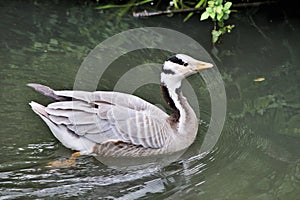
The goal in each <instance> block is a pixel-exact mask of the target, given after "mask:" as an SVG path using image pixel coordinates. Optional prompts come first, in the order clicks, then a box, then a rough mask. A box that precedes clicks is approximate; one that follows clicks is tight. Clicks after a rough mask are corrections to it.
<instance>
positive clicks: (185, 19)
mask: <svg viewBox="0 0 300 200" xmlns="http://www.w3.org/2000/svg"><path fill="white" fill-rule="evenodd" d="M193 14H194V13H193V12H190V13H189V14H188V15H187V16H186V17H185V18H184V20H183V22H186V21H187V20H189V19H190V18H191V17H192V16H193Z"/></svg>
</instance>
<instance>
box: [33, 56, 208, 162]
mask: <svg viewBox="0 0 300 200" xmlns="http://www.w3.org/2000/svg"><path fill="white" fill-rule="evenodd" d="M211 67H213V65H212V64H210V63H206V62H202V61H198V60H196V59H194V58H192V57H190V56H187V55H184V54H177V55H175V56H172V57H170V58H169V59H167V60H166V61H165V62H164V64H163V67H162V72H161V85H160V87H161V92H162V94H163V97H164V99H165V100H166V102H167V103H168V105H169V106H170V107H171V108H172V110H173V113H172V114H171V115H168V114H167V113H165V112H163V111H162V110H161V109H159V108H158V107H156V106H155V105H152V104H150V103H148V102H147V101H145V100H143V99H141V98H139V97H137V96H134V95H131V94H125V93H119V92H113V91H95V92H86V91H68V90H65V91H55V90H53V89H51V88H49V87H47V86H44V85H40V84H35V83H30V84H28V86H29V87H32V88H33V89H35V90H36V91H38V92H39V93H42V94H44V95H46V96H48V97H50V98H52V99H53V100H55V101H56V102H54V103H50V104H49V105H47V106H46V107H45V106H43V105H40V104H38V103H36V102H31V103H30V105H31V108H32V110H33V111H34V112H35V113H36V114H38V115H39V116H40V117H41V118H42V119H43V120H44V122H45V123H46V124H47V125H48V126H49V128H50V130H51V131H52V133H53V134H54V136H55V137H56V138H57V139H58V140H59V141H60V142H61V143H62V144H63V145H64V146H65V147H67V148H70V149H73V150H76V151H78V152H79V153H77V154H76V155H80V154H81V155H101V156H107V157H143V156H150V155H158V154H167V153H172V152H177V151H181V150H184V149H186V148H187V147H189V146H190V145H191V144H192V143H193V141H194V140H195V137H196V134H197V130H198V120H197V118H196V114H195V113H194V111H193V109H192V108H191V106H190V105H189V103H188V101H187V99H186V98H185V97H184V96H183V93H182V91H181V81H182V80H183V79H184V78H185V77H187V76H189V75H192V74H195V73H196V72H198V71H200V70H204V69H208V68H211Z"/></svg>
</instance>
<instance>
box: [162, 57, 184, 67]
mask: <svg viewBox="0 0 300 200" xmlns="http://www.w3.org/2000/svg"><path fill="white" fill-rule="evenodd" d="M167 61H171V62H173V63H176V64H178V65H183V66H187V65H188V64H187V63H185V62H183V61H182V60H181V59H180V58H177V57H176V56H172V57H171V58H169V59H168V60H167Z"/></svg>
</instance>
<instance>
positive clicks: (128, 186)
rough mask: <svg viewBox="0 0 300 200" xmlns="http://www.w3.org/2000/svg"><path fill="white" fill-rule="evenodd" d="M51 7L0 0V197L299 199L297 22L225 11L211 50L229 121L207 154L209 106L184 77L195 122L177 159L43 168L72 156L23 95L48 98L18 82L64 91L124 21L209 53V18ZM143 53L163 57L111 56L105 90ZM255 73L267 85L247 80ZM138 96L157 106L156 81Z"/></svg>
mask: <svg viewBox="0 0 300 200" xmlns="http://www.w3.org/2000/svg"><path fill="white" fill-rule="evenodd" d="M47 4H48V3H44V4H39V3H37V2H36V3H35V4H24V5H23V4H22V3H21V2H14V1H10V2H6V3H5V5H3V3H1V6H0V9H1V12H0V13H1V14H0V15H1V18H0V20H1V23H0V28H1V32H0V36H1V37H0V38H1V42H0V46H1V48H0V62H1V66H0V71H1V73H0V83H1V87H0V92H1V97H0V98H1V99H0V100H1V101H0V107H1V110H0V117H1V121H0V127H1V129H0V199H13V198H19V199H24V198H25V197H27V198H32V199H36V198H68V197H73V198H78V199H79V198H81V199H82V198H91V199H95V198H101V197H106V198H108V199H118V198H119V199H138V198H148V199H156V198H157V199H163V198H166V199H168V198H169V199H179V198H182V199H196V198H197V197H198V198H201V199H264V200H265V199H297V198H299V195H300V192H299V191H300V189H299V188H300V185H299V181H300V158H299V155H300V149H299V146H300V139H299V138H300V133H299V130H300V128H299V121H300V120H299V117H300V114H299V96H300V95H299V91H300V90H299V84H298V83H299V67H298V65H299V56H298V54H297V53H298V52H299V50H300V49H299V48H300V45H299V40H298V35H299V22H298V21H297V20H295V19H293V18H290V17H289V16H287V15H286V13H284V12H281V11H280V10H279V11H277V14H278V13H279V14H278V16H279V15H280V17H276V18H275V17H274V16H272V13H270V14H267V15H266V14H265V13H263V12H262V11H256V13H255V15H254V16H255V17H254V16H252V17H251V19H250V17H249V16H247V15H246V16H245V15H244V14H247V13H243V14H241V15H239V14H236V15H235V17H233V18H232V23H233V24H236V25H237V26H236V28H235V30H234V31H233V32H232V34H230V35H227V36H225V37H224V40H223V43H222V45H220V46H218V52H217V54H215V57H218V59H219V60H220V61H221V62H220V63H219V64H218V67H219V70H220V71H221V74H222V76H223V80H224V82H225V84H226V85H225V87H226V92H227V96H228V98H227V101H228V115H227V116H228V117H227V119H226V122H225V127H224V130H223V132H222V136H221V138H220V139H219V141H218V144H217V145H216V147H215V148H214V150H213V151H212V152H210V153H208V154H207V155H197V154H196V153H195V152H199V148H200V146H201V144H202V141H203V139H204V133H205V132H206V131H207V128H208V123H209V119H210V112H211V111H210V109H209V108H210V102H209V96H208V93H207V91H206V90H205V84H204V83H203V81H199V77H191V78H190V80H191V83H193V87H195V88H198V90H195V91H196V93H197V95H199V96H200V97H199V101H200V104H201V105H200V110H201V111H200V113H201V120H202V121H201V125H200V127H199V129H200V130H199V135H198V137H197V139H196V141H195V143H194V144H193V145H192V146H191V147H190V148H189V149H188V150H187V152H185V153H184V155H182V157H181V158H180V159H179V160H178V161H175V162H172V163H171V164H169V165H167V166H163V167H162V166H157V165H149V166H146V167H144V168H140V169H139V168H135V169H127V170H118V169H114V168H109V167H107V166H105V165H103V164H102V163H100V162H99V161H98V160H97V159H95V158H93V157H89V156H82V157H79V159H78V161H77V165H76V166H75V167H71V168H62V169H51V168H47V167H45V166H46V164H47V163H48V162H49V161H52V160H55V159H59V158H68V157H69V156H70V155H71V153H72V152H71V151H69V150H67V149H65V148H64V147H62V146H61V145H60V144H59V143H58V142H57V141H56V140H55V139H54V137H53V136H52V134H51V133H50V131H49V130H48V128H47V127H46V126H45V124H43V123H42V121H41V120H40V119H39V118H38V117H37V116H35V114H34V113H33V112H32V111H31V110H30V108H29V106H28V102H30V101H31V100H36V101H39V102H41V103H43V104H46V103H48V102H49V101H48V99H46V98H44V97H42V96H40V95H39V94H36V93H34V92H32V91H31V90H30V89H28V88H26V87H25V84H26V83H28V82H39V83H42V84H46V85H50V86H51V87H53V88H55V89H68V88H72V87H73V83H74V78H75V75H76V73H77V70H78V68H79V66H80V63H81V62H82V60H83V59H84V57H85V56H86V55H87V54H88V53H89V51H90V50H91V49H93V48H94V47H95V46H96V45H97V44H98V43H100V42H101V41H103V40H104V39H106V38H108V37H110V36H112V35H114V34H116V33H118V32H120V31H124V30H127V29H129V28H135V27H142V26H154V25H155V26H157V25H158V26H161V27H166V28H173V29H175V30H178V31H181V32H183V33H185V34H187V35H189V36H191V37H193V38H194V39H196V40H197V41H199V43H200V44H203V46H204V47H205V48H206V49H210V46H209V40H208V37H209V35H208V31H207V30H208V29H209V28H210V24H205V23H202V24H201V25H200V24H199V22H198V19H197V18H195V19H191V21H189V22H187V23H185V24H182V25H180V27H179V24H178V20H180V19H178V18H180V16H179V17H175V18H167V17H157V18H151V19H145V20H136V19H132V18H131V17H130V16H127V17H124V19H122V20H121V21H120V22H119V23H115V21H114V19H113V15H114V13H97V12H96V11H95V10H93V9H92V7H88V6H81V5H73V4H70V3H65V4H61V3H58V4H49V5H47ZM243 15H244V16H243ZM249 22H250V23H249ZM198 26H199V27H198ZM202 30H206V31H205V33H204V31H203V32H202ZM262 33H264V34H262ZM266 37H267V38H266ZM141 57H145V59H146V61H147V62H148V61H151V58H156V59H161V60H163V59H164V55H163V54H162V53H161V52H159V51H155V50H149V51H147V52H146V53H145V52H142V51H141V52H139V51H137V52H131V53H130V54H129V57H126V56H124V58H120V60H119V62H118V61H116V62H115V63H113V65H115V66H116V67H118V66H121V67H119V69H120V70H119V71H118V72H116V71H113V72H110V71H107V72H106V75H105V77H107V78H106V79H105V78H103V79H102V80H101V81H100V82H101V83H100V84H99V89H105V90H109V89H111V88H113V87H114V84H115V83H116V81H117V80H118V78H119V77H120V74H118V73H124V72H125V71H126V70H128V69H129V68H130V66H137V65H140V64H143V63H137V61H139V58H141ZM122 59H123V60H122ZM218 59H216V60H218ZM125 61H126V62H125ZM141 62H144V60H143V61H141ZM124 63H126V65H124ZM120 64H122V65H120ZM260 77H263V78H265V80H264V81H262V82H254V81H253V80H254V79H256V78H260ZM136 93H137V94H138V95H139V96H142V97H144V98H145V99H147V100H149V101H150V102H153V103H158V104H163V101H162V98H161V97H160V95H159V88H158V87H157V86H156V85H146V86H145V87H141V88H139V89H138V90H137V91H136Z"/></svg>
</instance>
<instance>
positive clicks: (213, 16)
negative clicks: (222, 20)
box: [209, 12, 216, 20]
mask: <svg viewBox="0 0 300 200" xmlns="http://www.w3.org/2000/svg"><path fill="white" fill-rule="evenodd" d="M209 16H210V17H211V18H212V19H213V20H214V19H215V17H216V13H214V12H212V13H209Z"/></svg>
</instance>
